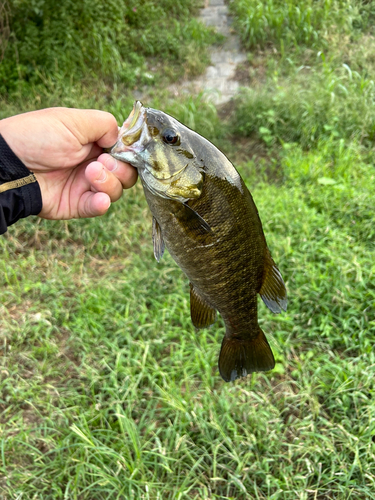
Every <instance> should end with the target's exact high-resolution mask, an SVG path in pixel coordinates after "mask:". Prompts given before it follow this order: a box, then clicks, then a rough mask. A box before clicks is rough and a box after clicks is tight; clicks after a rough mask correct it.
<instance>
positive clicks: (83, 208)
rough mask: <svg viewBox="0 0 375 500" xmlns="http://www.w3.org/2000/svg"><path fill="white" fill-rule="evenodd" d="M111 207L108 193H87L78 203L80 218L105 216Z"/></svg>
mask: <svg viewBox="0 0 375 500" xmlns="http://www.w3.org/2000/svg"><path fill="white" fill-rule="evenodd" d="M110 206H111V200H110V197H109V196H108V194H106V193H92V192H91V191H86V192H85V193H83V195H82V196H81V198H80V200H79V202H78V214H79V217H85V218H86V217H97V216H98V215H104V214H105V213H106V212H107V210H108V209H109V207H110Z"/></svg>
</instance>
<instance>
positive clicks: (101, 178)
mask: <svg viewBox="0 0 375 500" xmlns="http://www.w3.org/2000/svg"><path fill="white" fill-rule="evenodd" d="M106 179H107V172H106V171H105V168H104V167H103V168H102V171H101V172H100V174H99V177H97V179H96V180H97V181H99V182H104V181H105V180H106Z"/></svg>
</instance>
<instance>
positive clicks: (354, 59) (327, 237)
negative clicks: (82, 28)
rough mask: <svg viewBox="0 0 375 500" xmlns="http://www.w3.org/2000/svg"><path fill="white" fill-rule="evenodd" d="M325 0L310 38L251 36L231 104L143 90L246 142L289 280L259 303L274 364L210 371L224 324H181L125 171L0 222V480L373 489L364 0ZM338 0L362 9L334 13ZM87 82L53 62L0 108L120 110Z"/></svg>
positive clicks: (114, 99) (270, 495) (6, 494)
mask: <svg viewBox="0 0 375 500" xmlns="http://www.w3.org/2000/svg"><path fill="white" fill-rule="evenodd" d="M234 3H236V2H234ZM263 4H264V6H265V7H267V8H268V12H269V15H273V12H275V15H277V16H278V15H279V10H280V9H284V8H285V9H286V8H288V9H291V12H295V9H296V4H294V3H293V4H292V3H291V2H287V3H286V4H283V5H281V3H280V4H279V3H276V2H275V3H273V4H272V5H271V3H263ZM319 5H320V4H319ZM324 5H328V3H325V4H324ZM329 5H330V6H331V7H332V6H334V7H335V8H333V9H331V11H330V12H332V14H329V13H327V11H326V10H324V8H322V11H321V12H318V13H316V14H314V15H315V16H316V17H315V18H314V17H313V16H312V17H311V18H310V21H309V22H310V23H311V27H310V28H311V30H318V31H319V30H320V31H319V33H320V34H322V33H323V34H324V37H326V38H325V40H328V41H329V42H330V43H329V44H328V45H326V46H325V47H323V49H324V51H323V56H324V57H322V54H319V57H317V54H318V53H319V52H320V51H321V48H319V49H318V48H317V46H315V45H313V44H311V43H310V42H309V44H310V45H309V44H307V42H306V46H305V47H304V48H303V47H302V45H303V44H302V42H301V47H300V48H299V49H298V50H297V49H296V48H295V45H294V46H293V44H291V45H290V51H289V53H288V55H283V54H282V53H281V50H280V46H281V45H280V44H281V42H280V40H281V39H282V37H283V32H280V31H279V32H277V31H275V32H274V33H275V34H274V35H272V36H274V38H272V40H273V43H274V46H273V47H274V48H275V49H276V50H277V52H274V51H273V48H272V46H271V47H268V46H267V47H266V46H262V44H261V42H257V44H258V45H257V46H258V47H260V48H259V49H257V48H255V45H253V46H252V47H253V49H252V54H251V55H250V56H249V74H251V75H254V74H257V75H258V76H259V78H255V79H253V80H251V81H252V84H251V88H249V89H246V90H244V91H243V92H242V93H241V94H240V95H239V97H238V98H237V100H236V102H235V103H234V105H233V106H232V105H231V109H232V111H233V110H234V113H232V114H231V113H227V115H228V116H226V117H225V119H223V118H220V117H219V115H218V113H217V111H216V110H215V108H214V107H213V106H212V105H210V104H207V103H206V102H205V101H204V98H203V96H196V97H191V96H190V97H187V98H186V99H185V100H179V101H178V102H176V101H174V100H173V99H171V98H170V96H169V95H168V92H166V91H161V90H155V91H153V90H152V89H151V90H150V91H149V102H147V103H145V104H147V105H151V106H154V107H157V108H160V109H163V110H165V111H168V112H170V113H172V114H174V115H175V116H176V117H177V118H179V119H181V120H182V121H183V122H184V123H186V124H187V125H189V126H191V127H192V128H194V129H196V130H197V131H199V132H201V133H203V134H204V135H206V136H208V137H209V138H210V139H211V140H213V141H214V142H215V143H217V144H219V145H220V146H221V147H222V148H224V150H225V152H226V153H227V154H228V155H229V157H231V158H232V157H237V158H240V159H241V161H240V162H239V164H238V168H239V170H240V172H241V175H242V176H243V178H244V180H245V181H246V183H247V185H248V186H249V188H250V190H251V191H252V193H253V196H254V199H255V201H256V204H257V207H258V209H259V213H260V216H261V218H262V221H263V226H264V230H265V234H266V237H267V240H268V244H269V247H270V249H271V252H272V255H273V257H274V259H275V261H276V262H277V263H278V265H279V267H280V269H281V271H282V274H283V277H284V280H285V282H286V285H287V288H288V293H289V306H288V311H287V313H285V314H282V315H278V316H274V315H272V313H270V312H269V311H268V310H267V309H266V307H265V306H264V305H263V304H262V303H261V302H259V318H260V324H261V326H262V329H263V330H264V331H265V332H266V334H267V337H268V339H269V341H270V344H271V347H272V349H273V351H274V354H275V358H276V367H275V369H274V370H273V371H272V372H269V373H261V374H254V375H253V376H251V377H248V378H247V379H244V380H240V381H236V382H235V383H233V384H225V383H224V382H223V381H222V380H221V379H220V377H219V374H218V371H217V367H216V365H217V358H218V354H219V349H220V342H221V338H222V336H223V333H224V327H223V323H222V321H221V319H219V321H218V322H217V323H216V324H215V325H214V326H212V327H211V328H209V329H203V330H201V331H196V330H195V329H194V327H193V326H192V324H191V321H190V318H189V287H188V283H187V280H186V278H185V277H184V276H183V275H182V273H181V272H180V270H179V269H178V268H177V267H176V265H175V264H174V263H173V261H172V259H171V258H170V256H169V255H168V253H167V254H166V255H164V257H163V259H162V261H161V262H160V264H157V263H156V261H155V259H154V257H153V252H152V241H151V217H150V214H149V211H148V208H147V205H146V202H145V200H144V196H143V193H142V189H141V187H140V185H139V184H137V185H136V187H135V188H133V189H132V190H130V191H127V192H125V194H124V196H123V198H122V200H120V201H119V202H117V203H115V204H113V206H111V208H110V211H109V213H108V214H107V215H106V216H105V217H102V218H98V219H92V220H77V221H65V222H59V221H43V220H38V219H37V218H30V219H28V220H24V221H19V222H18V223H17V224H16V225H14V226H12V227H11V228H9V231H8V233H7V234H6V235H5V236H4V237H2V238H1V239H0V247H1V249H0V251H1V252H2V254H3V259H2V260H1V262H0V266H1V273H0V304H1V306H0V314H1V316H0V339H1V343H0V498H1V499H4V500H8V499H13V498H14V499H16V498H19V499H22V498H25V499H26V498H27V499H29V498H30V499H32V498H37V499H39V498H41V499H43V500H55V499H64V500H65V499H73V500H93V499H95V500H101V499H103V500H104V499H105V500H107V499H118V500H120V499H121V500H122V499H126V500H128V499H131V498H134V499H136V500H137V499H150V500H156V499H160V500H161V499H163V500H164V499H171V500H172V499H173V500H175V499H176V500H177V499H178V500H180V499H181V500H182V499H189V500H191V499H196V500H198V499H199V500H201V499H205V500H213V499H217V500H229V499H236V500H248V499H251V500H253V499H257V500H258V499H264V500H265V499H267V500H269V499H270V500H296V499H301V500H328V499H335V500H336V499H338V500H349V499H353V500H354V499H356V500H357V499H361V500H362V499H363V500H368V499H374V498H375V493H374V491H375V484H374V483H375V465H374V464H375V440H374V435H375V405H374V394H375V387H374V380H375V379H374V371H375V358H374V350H373V343H374V331H375V321H374V318H375V286H374V274H375V265H374V259H373V254H374V244H375V231H374V225H373V218H374V217H373V193H374V189H375V171H374V167H373V152H372V150H373V123H374V115H373V109H372V108H373V106H372V103H373V83H372V82H373V80H374V76H373V75H374V61H373V56H372V47H373V45H372V44H373V41H372V38H371V37H372V35H371V33H370V32H369V30H370V27H369V23H368V21H367V20H366V19H370V18H371V15H372V14H371V12H372V10H371V9H372V2H368V3H366V4H359V3H354V2H346V3H345V2H331V3H329ZM293 6H294V7H293ZM271 7H272V8H271ZM292 7H293V9H294V10H293V9H292ZM349 7H350V8H351V9H352V10H351V11H350V12H354V11H355V9H357V10H356V11H355V12H362V14H361V16H362V24H360V23H359V17H358V15H357V14H356V16H357V17H355V19H357V21H356V23H354V24H355V26H354V25H353V23H352V24H351V25H350V24H346V25H345V26H337V27H336V28H333V27H332V26H333V23H332V22H331V21H332V17H330V15H332V16H334V15H335V12H336V10H337V11H340V12H343V11H345V9H349ZM278 9H279V10H278ZM335 9H336V10H335ZM340 9H341V10H340ZM343 9H344V10H343ZM353 9H354V10H353ZM306 12H307V10H306ZM345 12H346V11H345ZM236 15H237V16H238V21H237V22H240V21H241V19H240V16H239V14H236ZM293 15H294V14H293ZM319 16H320V17H319ZM366 16H367V17H366ZM314 19H320V21H319V23H320V24H319V23H318V21H316V23H315V21H314ZM313 21H314V22H313ZM304 22H308V21H306V20H305V21H304ZM314 23H315V24H314ZM290 26H292V27H289V28H288V29H289V31H290V32H293V33H294V35H293V36H294V37H295V38H296V37H297V36H299V35H298V33H297V32H296V30H297V27H296V25H290ZM327 26H328V27H329V29H328V28H327V29H326V27H327ZM348 26H349V27H348ZM324 30H326V31H324ZM346 30H349V32H347V31H346ZM348 33H349V34H348ZM288 36H289V38H290V37H291V35H288ZM284 38H285V37H284ZM287 38H288V37H286V38H285V39H287ZM338 40H341V50H340V51H339V50H338V47H339V43H338ZM365 40H367V42H368V43H367V44H365V43H364V41H365ZM293 47H294V48H293ZM311 50H313V51H315V53H311V52H310V51H311ZM301 61H302V62H303V61H304V64H302V65H301ZM343 64H345V65H346V66H343ZM306 66H309V67H308V68H307V67H306ZM95 86H96V87H95V88H96V91H95V94H94V93H93V89H92V88H90V87H85V86H83V85H77V86H76V87H75V91H74V92H71V91H70V90H69V87H66V88H64V85H62V84H61V85H60V83H59V82H58V81H56V79H55V78H47V79H45V81H44V83H43V85H40V84H38V85H34V86H32V87H31V88H29V89H28V96H29V99H27V100H22V99H21V96H22V92H23V91H21V90H18V92H19V94H18V98H19V100H18V102H17V99H15V97H9V96H8V97H7V98H3V99H2V106H0V118H3V117H5V116H7V115H8V114H12V113H15V112H19V111H23V110H27V109H32V108H33V107H43V106H50V105H57V104H59V105H67V106H82V107H98V108H102V109H107V110H109V111H111V112H112V113H114V114H115V116H116V117H117V119H118V120H119V122H120V121H121V120H123V119H124V117H125V116H127V115H128V113H129V111H130V108H131V101H132V97H131V95H129V94H128V93H126V92H123V89H122V88H121V86H120V85H118V86H116V85H115V84H114V85H112V87H109V86H108V83H106V82H102V83H96V84H95ZM14 95H16V94H14ZM20 102H21V103H22V104H19V103H20ZM223 114H224V113H223ZM220 116H221V115H220ZM254 151H255V152H258V156H257V155H256V154H255V155H254ZM259 152H260V153H259ZM246 157H247V158H246ZM245 158H246V160H245Z"/></svg>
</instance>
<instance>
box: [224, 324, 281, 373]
mask: <svg viewBox="0 0 375 500" xmlns="http://www.w3.org/2000/svg"><path fill="white" fill-rule="evenodd" d="M258 330H259V331H258V335H257V336H256V337H255V338H250V337H249V338H246V339H239V338H236V337H226V336H225V337H224V338H223V343H222V344H221V351H220V356H219V371H220V375H221V376H222V378H223V379H224V380H225V382H233V381H234V380H236V379H237V378H241V377H246V375H248V374H249V373H253V372H263V371H268V370H272V368H274V366H275V359H274V357H273V354H272V351H271V348H270V346H269V344H268V342H267V339H266V336H265V335H264V333H263V331H262V330H261V329H260V327H259V326H258Z"/></svg>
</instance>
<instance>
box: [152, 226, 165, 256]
mask: <svg viewBox="0 0 375 500" xmlns="http://www.w3.org/2000/svg"><path fill="white" fill-rule="evenodd" d="M152 242H153V244H154V255H155V259H156V260H157V261H158V262H160V259H161V258H162V257H163V253H164V249H165V244H164V240H163V235H162V234H161V228H160V226H159V223H158V221H157V220H156V219H155V217H153V218H152Z"/></svg>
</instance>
